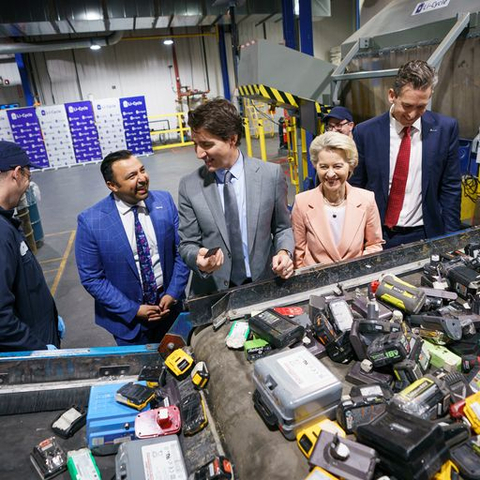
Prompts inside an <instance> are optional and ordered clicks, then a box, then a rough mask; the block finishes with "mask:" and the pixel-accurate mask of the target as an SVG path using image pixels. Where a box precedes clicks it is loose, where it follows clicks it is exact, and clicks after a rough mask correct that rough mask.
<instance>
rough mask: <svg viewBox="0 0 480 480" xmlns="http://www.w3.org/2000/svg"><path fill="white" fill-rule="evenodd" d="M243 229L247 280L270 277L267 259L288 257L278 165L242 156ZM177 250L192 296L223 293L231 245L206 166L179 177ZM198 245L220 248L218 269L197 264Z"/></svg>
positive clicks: (282, 180) (284, 187)
mask: <svg viewBox="0 0 480 480" xmlns="http://www.w3.org/2000/svg"><path fill="white" fill-rule="evenodd" d="M245 184H246V198H247V230H248V249H249V260H250V270H251V273H252V280H253V281H256V280H260V279H264V278H269V277H272V276H273V272H272V270H271V260H272V256H273V255H275V253H276V252H278V251H279V250H282V249H285V250H288V251H289V252H290V253H293V249H294V241H293V233H292V228H291V222H290V214H289V211H288V208H287V183H286V181H285V177H284V174H283V172H282V170H281V168H280V166H279V165H275V164H272V163H266V162H262V161H261V160H258V159H256V158H249V157H245ZM178 207H179V208H178V213H179V217H180V227H179V235H180V245H179V251H180V255H181V257H182V258H183V260H184V262H185V263H186V264H187V265H188V266H189V267H190V268H191V269H192V271H193V279H192V286H191V293H192V294H194V295H206V294H209V293H213V292H216V291H219V290H225V289H227V288H228V286H229V283H230V272H231V268H232V261H231V256H230V245H229V239H228V233H227V226H226V224H225V217H224V214H223V210H222V204H221V200H220V195H219V193H218V187H217V183H216V180H215V173H210V172H208V170H207V169H206V167H205V166H202V167H200V168H199V169H198V170H196V171H194V172H192V173H191V174H189V175H187V176H185V177H183V178H182V179H181V180H180V186H179V192H178ZM200 247H205V248H213V247H221V249H222V250H223V254H224V256H225V262H224V264H223V265H222V267H221V268H220V269H219V270H217V271H216V272H214V273H213V274H211V275H205V274H203V273H202V272H200V271H199V270H198V268H197V265H196V259H197V254H198V250H199V249H200Z"/></svg>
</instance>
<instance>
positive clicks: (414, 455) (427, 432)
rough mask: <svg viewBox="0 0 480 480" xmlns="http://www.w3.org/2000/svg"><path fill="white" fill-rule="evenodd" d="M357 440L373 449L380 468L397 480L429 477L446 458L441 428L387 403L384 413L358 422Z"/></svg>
mask: <svg viewBox="0 0 480 480" xmlns="http://www.w3.org/2000/svg"><path fill="white" fill-rule="evenodd" d="M355 434H356V437H357V440H358V441H359V442H361V443H363V444H364V445H368V446H369V447H372V448H374V449H375V450H376V451H377V453H378V454H379V456H380V466H381V467H382V470H386V472H388V473H390V474H392V475H394V476H395V478H397V479H398V480H429V479H430V478H432V476H433V475H434V474H435V473H436V472H438V471H439V470H440V469H441V468H442V465H443V464H444V463H445V462H446V461H447V460H448V458H449V454H448V447H447V444H446V442H445V436H444V432H443V429H442V427H441V426H440V425H439V424H437V423H434V422H431V421H429V420H424V419H423V418H419V417H417V416H414V415H411V414H409V413H406V412H404V411H402V410H399V409H398V408H396V407H394V406H393V405H388V406H387V409H386V411H385V412H384V413H382V414H381V415H379V416H378V417H376V418H374V419H373V420H372V421H371V422H370V423H368V424H362V425H359V426H358V428H357V430H356V432H355Z"/></svg>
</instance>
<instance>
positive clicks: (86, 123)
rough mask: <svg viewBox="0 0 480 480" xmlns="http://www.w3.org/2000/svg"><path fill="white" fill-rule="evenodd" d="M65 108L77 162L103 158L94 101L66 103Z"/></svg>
mask: <svg viewBox="0 0 480 480" xmlns="http://www.w3.org/2000/svg"><path fill="white" fill-rule="evenodd" d="M65 109H66V111H67V118H68V123H69V125H70V133H71V134H72V143H73V149H74V150H75V157H76V159H77V163H83V162H91V161H95V160H101V159H102V150H101V149H100V142H99V140H98V131H97V127H96V125H95V117H94V114H93V107H92V103H91V102H89V101H85V102H72V103H66V104H65Z"/></svg>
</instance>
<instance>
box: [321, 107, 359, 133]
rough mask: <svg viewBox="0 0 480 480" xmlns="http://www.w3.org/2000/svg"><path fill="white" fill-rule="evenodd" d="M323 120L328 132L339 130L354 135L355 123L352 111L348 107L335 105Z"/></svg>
mask: <svg viewBox="0 0 480 480" xmlns="http://www.w3.org/2000/svg"><path fill="white" fill-rule="evenodd" d="M323 121H324V122H325V130H326V131H327V132H339V133H343V134H344V135H348V136H349V137H352V130H353V127H354V126H355V123H354V122H353V116H352V112H350V110H349V109H348V108H346V107H333V108H332V109H331V110H330V112H329V114H328V115H327V116H326V117H325V118H324V119H323Z"/></svg>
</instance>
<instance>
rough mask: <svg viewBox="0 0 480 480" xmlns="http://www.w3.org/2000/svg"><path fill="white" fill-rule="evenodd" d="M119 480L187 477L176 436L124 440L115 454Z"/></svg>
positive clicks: (183, 478)
mask: <svg viewBox="0 0 480 480" xmlns="http://www.w3.org/2000/svg"><path fill="white" fill-rule="evenodd" d="M115 473H116V480H187V470H186V467H185V462H184V459H183V453H182V449H181V447H180V441H179V439H178V437H177V436H176V435H167V436H165V437H158V438H149V439H146V440H135V441H134V442H126V443H122V444H121V445H120V447H119V449H118V453H117V456H116V457H115Z"/></svg>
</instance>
